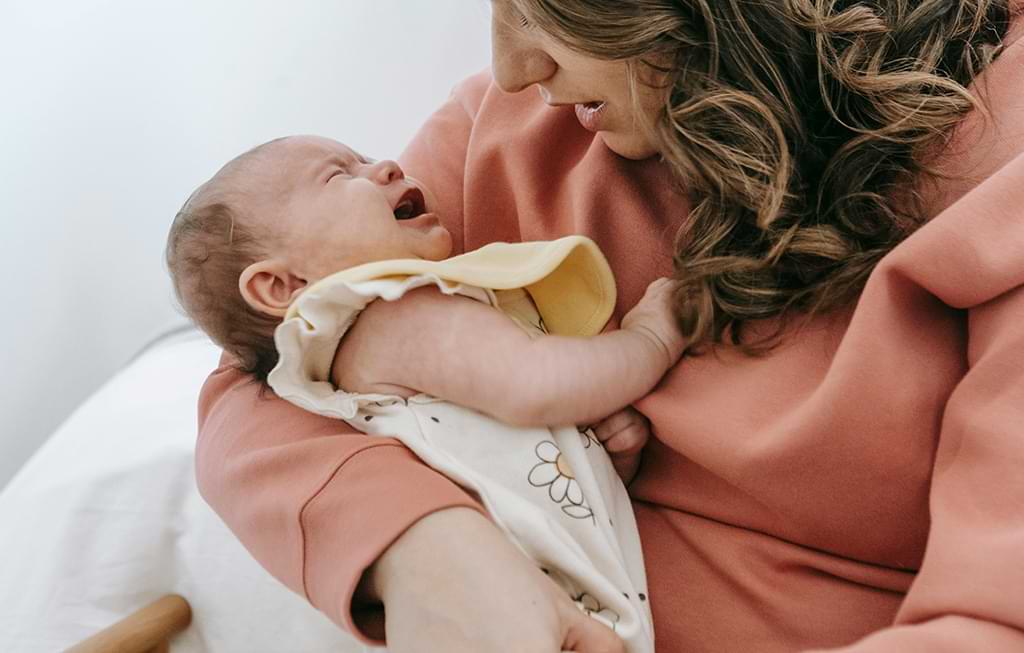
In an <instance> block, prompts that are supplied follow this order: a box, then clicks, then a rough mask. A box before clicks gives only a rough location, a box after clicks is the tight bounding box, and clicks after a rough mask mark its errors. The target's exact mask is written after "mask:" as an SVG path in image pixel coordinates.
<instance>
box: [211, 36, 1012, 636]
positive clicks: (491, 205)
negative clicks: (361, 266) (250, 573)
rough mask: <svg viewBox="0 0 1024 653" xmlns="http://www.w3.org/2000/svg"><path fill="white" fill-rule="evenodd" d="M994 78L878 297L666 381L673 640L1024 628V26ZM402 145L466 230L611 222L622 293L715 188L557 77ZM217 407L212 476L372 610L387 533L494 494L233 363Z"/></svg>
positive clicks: (661, 418)
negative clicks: (630, 147) (605, 130)
mask: <svg viewBox="0 0 1024 653" xmlns="http://www.w3.org/2000/svg"><path fill="white" fill-rule="evenodd" d="M1022 33H1024V24H1022V23H1021V22H1020V21H1018V22H1017V23H1016V26H1015V29H1014V31H1013V32H1012V33H1011V35H1010V37H1009V38H1010V39H1012V38H1014V37H1015V36H1020V35H1021V34H1022ZM978 87H979V88H980V89H983V91H984V93H985V95H986V97H987V99H988V103H989V106H990V107H991V109H992V112H993V121H991V122H989V123H988V124H986V125H982V122H981V121H980V120H979V119H980V116H978V115H975V116H972V117H971V118H970V119H969V120H968V122H967V123H965V124H964V125H963V127H962V128H961V129H959V130H958V132H957V137H956V138H955V139H954V142H953V143H952V145H951V146H950V149H949V151H948V152H947V155H946V156H945V157H944V158H943V162H944V163H943V166H944V169H945V171H946V172H947V173H950V174H954V175H957V176H958V177H960V178H961V180H960V181H947V182H942V183H941V184H938V185H936V187H935V188H932V189H930V190H929V197H930V201H931V205H932V213H933V214H934V215H936V216H937V217H935V218H934V219H933V220H932V221H931V222H930V223H928V224H927V225H926V226H925V227H923V228H921V229H920V230H919V231H918V232H917V233H915V234H914V235H913V236H912V237H910V238H909V239H907V240H906V241H905V242H904V243H902V244H901V245H900V246H899V247H897V248H896V249H895V250H893V251H892V252H891V253H890V254H889V255H888V256H887V257H886V258H885V259H884V260H883V261H882V262H881V263H880V264H879V266H878V268H877V269H876V270H875V272H874V274H873V275H872V277H871V279H870V281H869V283H868V285H867V288H866V289H865V291H864V293H863V295H862V297H861V298H860V301H859V302H858V303H857V305H856V307H853V308H851V309H850V310H849V311H847V312H845V313H844V314H842V315H838V316H833V317H831V318H828V319H821V320H819V321H817V322H816V323H815V324H813V325H812V326H811V327H809V328H807V329H806V330H804V331H803V332H801V333H800V334H798V335H796V336H794V337H791V338H790V339H789V340H788V341H787V342H786V344H784V345H783V346H782V347H780V348H779V349H778V350H777V351H775V352H774V353H773V354H772V355H771V356H769V357H767V358H745V357H743V356H741V355H738V354H736V353H734V352H732V351H729V350H720V351H719V352H718V353H717V354H716V355H705V356H702V357H698V358H688V359H684V360H683V361H681V362H680V363H679V364H678V365H677V366H676V367H675V369H674V370H673V371H672V372H670V373H669V375H668V376H667V377H666V378H665V379H664V380H663V381H662V383H661V385H660V386H659V387H658V388H657V389H656V390H655V391H654V392H653V393H652V394H651V395H649V396H648V397H647V398H645V399H644V400H642V401H641V402H640V403H639V404H638V407H639V408H640V410H642V411H643V412H644V413H645V414H646V415H647V416H648V417H649V418H650V419H651V423H652V425H653V428H654V433H655V439H654V440H653V441H652V443H651V445H650V446H649V448H648V449H647V451H646V453H645V458H644V464H643V467H642V468H641V470H640V473H639V475H638V477H637V479H636V480H635V482H634V483H633V484H632V486H631V488H630V493H631V495H632V496H633V499H634V506H635V509H636V513H637V520H638V524H639V528H640V534H641V537H642V539H643V545H644V555H645V556H646V562H647V571H648V576H649V583H650V592H651V595H650V597H649V600H650V602H651V607H652V610H653V613H654V622H655V628H656V631H657V638H658V639H657V647H658V650H659V651H665V652H676V651H688V652H693V651H716V652H720V651H758V652H770V651H793V650H807V649H825V648H840V649H841V650H844V651H863V652H868V651H872V652H873V651H899V652H900V653H914V652H921V653H925V652H927V653H941V652H944V651H950V652H952V651H985V652H986V653H999V652H1003V651H1005V652H1007V653H1009V652H1010V651H1018V652H1019V651H1024V40H1019V41H1017V42H1016V44H1015V45H1013V46H1011V47H1010V48H1009V49H1008V50H1007V51H1006V52H1005V53H1004V54H1003V55H1002V56H1001V58H1000V59H999V60H998V61H997V62H996V63H995V64H993V66H992V67H990V68H989V70H988V71H986V73H985V75H984V81H983V82H982V83H980V84H979V85H978ZM402 163H403V166H404V167H405V169H406V170H407V171H408V172H409V173H410V174H412V175H414V176H416V177H418V178H420V179H422V180H424V182H425V183H426V184H427V185H429V186H430V187H431V188H432V189H433V190H434V192H435V194H436V195H437V196H438V200H439V202H440V214H441V215H442V216H444V218H445V219H446V224H447V226H448V227H449V229H451V231H452V233H453V235H454V240H455V243H456V249H457V250H468V249H473V248H477V247H480V246H482V245H484V244H486V243H489V242H492V241H496V240H508V241H517V240H547V239H553V238H557V237H560V236H564V235H567V234H572V233H581V234H584V235H586V236H589V237H590V238H592V239H594V240H595V241H596V242H597V243H598V245H599V246H600V247H601V249H602V250H603V251H604V253H605V254H606V255H607V256H608V259H609V261H610V262H611V265H612V268H613V270H614V273H615V276H616V279H617V282H618V286H619V303H618V307H617V312H616V320H617V319H618V318H619V317H621V316H622V315H623V313H624V312H625V311H626V310H627V309H628V308H630V307H631V306H633V304H634V303H635V302H636V301H637V300H638V299H639V298H640V296H641V295H642V293H643V290H644V288H645V287H646V285H647V284H648V282H650V281H651V280H652V279H654V278H655V277H657V276H660V275H667V274H669V273H670V272H671V251H670V248H671V243H672V234H673V233H674V231H675V228H676V225H678V224H679V223H680V220H681V219H682V218H683V217H684V216H685V214H686V211H687V206H686V203H685V202H684V201H683V200H681V199H680V198H679V197H677V196H676V195H675V194H673V192H672V191H671V190H670V183H669V178H668V176H667V175H668V172H667V171H666V170H665V168H664V167H663V166H662V165H661V164H659V163H658V162H657V161H656V160H648V161H643V162H633V161H627V160H624V159H621V158H618V157H616V156H615V155H613V154H612V153H611V152H609V151H608V150H607V149H606V148H605V147H604V146H603V145H602V144H601V142H600V140H595V138H594V137H593V135H592V134H591V133H589V132H587V131H585V130H584V129H582V128H581V127H580V125H579V124H578V123H577V121H576V118H575V116H574V114H573V111H572V108H571V107H568V108H561V109H552V108H549V107H547V106H545V105H544V104H543V102H542V101H541V99H540V97H538V95H537V94H536V93H534V92H532V91H527V92H524V93H519V94H516V95H508V94H505V93H502V92H501V91H499V90H498V89H497V88H496V87H495V86H494V85H493V84H492V83H491V80H490V78H489V76H488V75H487V74H481V75H478V76H476V77H474V78H472V79H469V80H467V81H466V82H465V83H463V84H462V85H461V86H459V87H458V89H457V90H456V91H455V93H454V94H453V96H452V98H451V99H450V101H449V102H448V103H447V104H445V105H444V106H443V107H441V109H440V110H439V111H438V112H437V113H436V114H435V115H434V116H433V117H432V118H431V119H430V120H429V121H428V122H427V123H426V125H424V127H423V129H422V130H421V131H420V133H419V134H418V135H417V137H416V138H415V140H414V141H413V142H412V143H411V144H410V146H409V148H408V150H407V151H406V152H405V154H404V156H403V159H402ZM613 326H614V325H613ZM199 424H200V433H199V441H198V446H197V452H196V468H197V476H198V481H199V485H200V489H201V491H202V493H203V496H204V497H205V498H206V500H207V501H209V503H210V504H211V505H212V506H213V507H214V509H215V510H216V511H217V512H218V513H219V514H220V515H221V517H222V518H223V519H224V520H225V522H227V524H228V525H229V526H230V528H231V529H232V530H233V531H234V532H235V534H236V535H237V536H238V537H239V538H240V539H241V540H242V542H243V543H244V544H245V545H246V547H247V548H248V549H249V551H250V552H252V554H253V555H254V556H255V557H256V558H257V559H258V560H259V561H260V562H261V563H262V564H263V565H264V566H265V567H266V568H267V569H268V570H269V571H270V572H271V573H273V574H274V575H275V576H276V577H277V578H279V579H280V580H281V581H282V582H284V583H285V584H287V585H288V586H289V587H291V588H292V589H293V590H295V591H296V592H299V593H300V594H302V595H304V596H305V597H307V598H308V599H309V600H310V601H311V602H312V603H313V604H314V605H315V606H316V607H317V608H319V609H320V610H322V611H323V612H325V613H326V614H327V615H328V616H329V617H331V618H332V619H334V620H335V621H336V622H337V623H339V624H340V625H342V626H343V627H344V628H346V629H348V630H350V631H354V632H358V630H357V629H358V626H359V624H360V622H361V621H362V619H363V618H365V617H366V616H367V611H368V610H370V608H368V607H367V606H360V605H352V594H353V591H354V590H355V587H356V584H357V583H358V581H359V578H360V576H361V575H362V573H363V571H364V570H365V569H366V568H367V567H368V566H369V565H370V564H372V563H373V561H374V560H375V559H376V558H377V557H378V556H379V555H380V554H381V552H382V551H384V550H385V549H386V548H387V547H388V545H389V544H390V543H391V542H392V541H394V539H395V538H396V537H398V536H399V535H400V534H401V533H402V532H403V531H404V530H405V529H406V528H407V527H408V526H409V525H411V524H412V523H413V522H415V521H416V520H417V519H418V518H420V517H422V516H423V515H426V514H428V513H430V512H432V511H435V510H438V509H440V508H444V507H448V506H460V505H462V506H472V505H474V504H473V502H472V501H471V499H469V498H468V497H467V496H466V495H465V494H464V493H463V492H462V491H461V490H460V489H459V488H458V487H456V486H455V485H454V484H452V483H451V482H450V481H448V480H447V479H446V478H444V477H442V476H439V475H438V474H437V473H435V472H433V471H432V470H431V469H429V468H427V467H425V466H424V465H423V464H422V463H420V462H418V460H417V459H416V458H414V457H413V456H412V455H411V454H410V453H409V452H408V451H407V450H406V449H404V448H403V447H402V446H400V445H399V444H397V442H395V441H394V440H391V439H387V438H379V437H370V436H365V435H362V434H360V433H356V432H354V431H352V430H351V429H349V428H348V427H347V426H346V425H345V424H344V423H342V422H340V421H334V420H330V419H327V418H324V417H319V416H316V415H313V414H309V413H305V412H303V411H302V410H300V409H298V408H296V407H294V406H292V405H291V404H288V403H285V402H284V401H282V400H279V399H276V398H273V399H266V400H261V399H259V398H258V397H257V393H256V389H255V387H254V386H251V385H246V378H245V377H243V376H242V375H240V374H238V373H237V372H234V371H232V370H230V369H229V368H227V367H222V368H220V369H218V370H216V371H215V372H214V373H213V374H212V375H211V376H210V378H209V380H208V381H207V383H206V386H205V387H204V389H203V393H202V397H201V400H200V406H199Z"/></svg>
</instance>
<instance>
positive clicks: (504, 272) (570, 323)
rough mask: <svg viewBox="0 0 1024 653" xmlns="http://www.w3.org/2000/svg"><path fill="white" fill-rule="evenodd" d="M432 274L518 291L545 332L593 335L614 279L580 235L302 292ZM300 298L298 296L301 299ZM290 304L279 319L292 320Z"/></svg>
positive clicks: (408, 263)
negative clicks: (529, 300)
mask: <svg viewBox="0 0 1024 653" xmlns="http://www.w3.org/2000/svg"><path fill="white" fill-rule="evenodd" d="M419 274H432V275H437V276H438V277H440V278H441V279H444V280H446V281H451V282H456V283H464V284H468V285H472V286H478V287H481V288H489V289H491V290H508V289H512V288H523V289H525V290H526V291H527V292H528V293H529V294H530V297H531V298H532V299H533V302H534V304H536V305H537V310H538V312H539V313H540V315H541V318H542V319H543V320H544V325H545V326H546V328H547V331H548V333H552V334H558V335H566V336H593V335H596V334H598V333H600V332H601V329H602V328H604V325H605V323H607V322H608V319H609V318H610V317H611V315H612V311H613V310H614V309H615V278H614V277H613V276H612V271H611V268H610V267H609V266H608V261H607V260H606V259H605V257H604V255H603V254H602V253H601V250H600V249H598V247H597V245H596V244H595V243H594V241H592V240H590V239H589V238H586V237H585V236H566V237H565V238H559V239H558V240H553V241H539V242H529V243H491V244H490V245H486V246H484V247H481V248H480V249H477V250H474V251H472V252H467V253H465V254H462V255H460V256H455V257H452V258H449V259H445V260H443V261H424V260H420V259H391V260H387V261H374V262H372V263H365V264H363V265H359V266H356V267H354V268H349V269H347V270H342V271H341V272H337V273H335V274H332V275H330V276H328V277H325V278H323V279H321V280H320V281H318V282H316V283H314V284H313V285H311V286H310V287H309V288H307V289H306V291H305V293H315V292H317V291H318V290H323V289H326V288H330V287H333V286H335V285H337V284H339V283H353V282H360V281H368V280H371V279H380V278H399V279H401V278H405V277H409V276H413V275H419ZM305 293H303V294H305ZM298 304H299V302H293V303H292V306H291V307H290V308H289V309H288V314H287V315H286V316H285V319H286V320H288V319H291V318H294V317H298V316H299V313H298Z"/></svg>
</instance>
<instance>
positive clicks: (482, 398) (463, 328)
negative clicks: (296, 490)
mask: <svg viewBox="0 0 1024 653" xmlns="http://www.w3.org/2000/svg"><path fill="white" fill-rule="evenodd" d="M670 299H671V285H670V284H669V283H668V282H667V281H666V280H659V281H656V282H655V283H654V284H652V285H651V288H650V289H649V290H648V293H647V294H646V295H644V298H643V299H642V300H641V301H640V303H639V304H638V305H637V307H636V308H635V309H634V310H633V311H631V312H630V313H629V314H628V315H626V316H625V317H624V318H623V319H622V328H621V329H619V330H616V331H609V332H607V333H602V334H600V335H597V336H594V337H591V338H570V337H562V336H542V337H539V338H532V339H531V338H530V337H529V336H528V335H527V334H526V333H525V332H524V331H523V330H522V329H521V328H519V327H518V326H517V325H516V324H515V322H513V321H512V320H511V319H510V318H508V317H507V316H506V315H504V314H503V313H501V312H499V311H496V310H494V309H493V308H491V307H489V306H486V305H484V304H481V303H480V302H477V301H475V300H472V299H468V298H466V297H461V296H458V295H445V294H444V293H442V292H440V291H439V290H438V289H436V288H434V287H425V288H419V289H416V290H413V291H411V292H410V293H408V294H407V295H406V296H404V297H403V298H401V299H399V300H397V301H393V302H385V301H377V302H374V303H372V304H370V306H369V307H367V309H366V310H364V311H363V313H362V314H361V315H360V317H359V319H358V320H357V321H356V323H355V325H353V327H352V329H351V330H350V331H349V333H348V334H346V336H345V339H344V340H343V341H342V345H341V347H339V348H338V353H337V355H336V357H335V362H334V366H333V369H332V379H333V381H334V383H335V384H336V385H337V386H339V387H342V388H345V389H346V390H350V391H356V392H375V391H386V390H388V389H390V388H393V387H395V386H399V387H402V388H408V389H410V390H414V391H417V392H424V393H427V394H430V395H433V396H435V397H440V398H442V399H446V400H449V401H452V402H455V403H458V404H460V405H463V406H467V407H469V408H474V409H476V410H479V411H481V412H484V413H487V414H489V415H493V416H494V417H496V418H497V419H499V420H501V421H503V422H506V423H508V424H512V425H517V426H546V425H554V426H562V425H571V424H585V423H590V422H593V421H596V420H599V419H602V418H604V417H607V416H608V415H611V414H612V413H614V412H616V411H618V410H620V409H622V408H623V407H625V406H628V405H629V404H631V403H632V402H634V401H636V400H637V399H639V398H640V397H642V396H644V395H645V394H647V393H648V392H650V390H651V388H653V387H654V386H655V384H657V382H658V381H659V380H660V379H661V377H662V376H663V375H664V374H665V371H666V370H668V368H669V367H670V366H671V365H673V364H674V363H675V362H676V361H677V360H678V359H679V356H680V355H681V354H682V349H683V342H682V337H681V336H680V335H679V333H678V330H677V328H676V326H675V322H674V318H673V316H672V308H671V303H670Z"/></svg>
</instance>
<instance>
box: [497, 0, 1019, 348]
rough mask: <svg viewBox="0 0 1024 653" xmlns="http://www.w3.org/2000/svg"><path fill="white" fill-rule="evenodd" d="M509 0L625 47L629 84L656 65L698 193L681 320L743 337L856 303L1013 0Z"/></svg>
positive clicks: (912, 214)
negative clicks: (770, 322)
mask: <svg viewBox="0 0 1024 653" xmlns="http://www.w3.org/2000/svg"><path fill="white" fill-rule="evenodd" d="M511 1H512V2H514V3H515V6H516V7H517V8H518V9H519V11H520V12H521V13H522V14H523V15H524V17H525V19H526V20H528V21H530V22H532V23H534V24H535V25H536V26H537V27H539V28H540V29H541V30H542V31H544V32H546V33H547V34H549V35H551V36H552V37H553V38H555V39H557V40H558V41H559V42H561V43H563V44H565V45H566V46H567V47H569V48H571V49H573V50H575V51H578V52H581V53H583V54H587V55H590V56H595V57H598V58H602V59H614V60H624V61H626V62H627V63H628V67H629V71H630V79H631V81H632V83H633V84H634V88H636V86H635V85H636V84H640V83H649V81H648V80H651V79H657V78H659V77H661V78H663V79H664V82H663V86H664V90H665V94H666V99H665V106H664V111H663V112H662V114H661V115H660V117H659V119H658V121H657V123H656V125H655V126H654V127H653V128H652V132H651V134H650V137H651V139H652V142H653V143H654V144H655V146H656V147H657V148H658V150H659V152H660V154H661V156H662V158H663V159H664V161H665V162H666V163H667V164H668V165H669V166H670V167H671V168H672V170H673V172H674V176H675V178H676V180H677V181H678V183H679V186H680V190H681V191H682V192H683V193H685V194H686V195H688V196H689V198H690V199H691V203H692V210H691V212H690V214H689V216H688V218H687V219H686V221H685V223H684V224H683V225H682V227H681V228H680V231H679V233H678V235H677V237H676V243H675V255H674V263H675V275H674V276H675V278H676V280H677V281H678V288H677V291H676V305H677V312H678V315H679V320H680V325H681V326H682V328H683V330H684V333H685V335H686V336H687V337H688V339H689V341H690V342H691V345H692V346H693V347H697V348H699V347H700V346H701V345H706V344H709V343H712V342H723V341H727V342H732V343H736V344H739V345H741V346H742V347H743V348H744V350H746V351H747V352H748V353H758V352H764V351H766V350H768V349H770V348H771V347H772V346H773V345H774V344H776V343H777V342H778V341H779V338H780V335H781V333H782V331H783V329H784V328H785V325H786V324H787V322H788V321H789V320H790V319H791V318H792V317H794V316H796V315H802V316H806V317H809V316H813V315H816V314H823V313H826V312H828V311H831V310H833V309H837V308H840V307H843V306H847V305H849V304H850V303H851V302H853V301H854V300H855V299H856V297H857V296H858V295H859V293H860V291H861V290H862V289H863V286H864V284H865V282H866V281H867V277H868V275H869V274H870V273H871V271H872V269H874V267H875V265H876V264H877V263H878V261H879V259H881V258H882V257H883V256H884V255H885V254H886V253H887V252H889V251H890V250H891V249H892V248H893V247H895V246H896V244H898V243H899V242H900V241H902V240H903V239H904V238H906V237H907V236H908V235H909V234H910V233H911V232H913V231H914V229H916V228H917V227H919V226H920V225H921V224H923V223H924V222H925V221H926V220H927V219H928V218H929V216H928V215H925V213H924V210H923V209H922V208H921V204H922V203H921V201H920V198H919V197H917V196H916V194H915V192H914V190H913V183H914V179H915V177H916V176H917V175H918V174H920V173H928V172H929V170H928V168H927V164H928V155H931V154H934V153H935V152H937V151H939V150H940V149H941V147H942V145H943V144H944V143H945V142H946V141H947V140H948V138H949V136H950V134H951V132H952V128H953V127H954V126H955V125H957V123H958V122H959V121H960V120H962V119H963V118H964V116H965V115H966V114H967V113H968V112H969V111H971V110H972V109H973V108H975V107H976V106H977V104H978V103H977V101H976V100H975V99H974V98H973V97H972V96H971V95H970V94H969V93H968V91H967V88H966V87H967V85H968V84H970V83H971V81H972V80H973V79H974V78H975V77H976V76H977V75H978V73H980V72H981V70H982V69H983V68H984V67H985V66H987V65H988V64H989V63H991V62H992V61H993V59H995V57H996V56H997V55H998V53H999V52H1000V50H1001V45H1002V43H1001V39H1002V37H1003V35H1004V34H1005V32H1006V29H1007V27H1008V25H1009V22H1010V17H1011V16H1010V10H1009V6H1008V0H870V1H860V0H630V1H629V2H622V1H620V0H511ZM635 95H636V93H634V96H635ZM765 318H777V320H776V322H775V325H776V326H775V328H773V329H770V330H768V332H767V333H765V332H763V331H762V330H759V334H758V336H757V337H756V338H754V337H751V334H750V332H749V330H748V331H747V332H745V331H744V326H745V325H747V324H748V323H749V322H750V321H752V320H760V319H765Z"/></svg>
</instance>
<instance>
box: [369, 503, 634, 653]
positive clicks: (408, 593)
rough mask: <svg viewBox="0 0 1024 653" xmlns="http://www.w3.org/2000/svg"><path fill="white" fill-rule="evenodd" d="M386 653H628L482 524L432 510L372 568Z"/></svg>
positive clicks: (469, 516)
mask: <svg viewBox="0 0 1024 653" xmlns="http://www.w3.org/2000/svg"><path fill="white" fill-rule="evenodd" d="M367 582H368V584H369V587H368V589H369V591H370V592H371V593H372V594H375V595H377V596H379V597H380V599H381V600H382V601H383V603H384V612H385V631H386V637H387V648H388V651H389V652H390V653H434V652H437V653H441V652H444V653H470V652H472V653H492V652H493V653H499V652H500V653H506V652H507V651H516V653H559V652H560V651H563V650H565V651H576V652H577V653H624V651H625V648H624V647H623V644H622V640H620V639H619V637H618V636H617V635H615V634H614V633H613V632H612V631H611V630H610V629H608V628H607V627H606V626H604V625H602V624H600V623H598V622H597V621H595V620H593V619H591V618H590V617H588V616H586V615H585V614H584V613H583V612H581V611H580V610H579V609H578V608H577V607H576V606H575V605H574V604H573V603H572V601H571V600H570V599H569V597H568V596H567V595H566V593H565V592H564V591H562V590H561V589H560V588H559V587H558V586H557V585H555V583H554V582H553V581H551V580H550V579H549V578H548V577H547V576H546V575H545V574H544V573H543V572H541V571H540V570H539V569H538V568H537V566H536V565H534V564H533V563H532V562H531V561H530V560H529V559H527V558H526V557H525V556H524V555H523V554H522V553H521V552H520V551H519V550H518V549H517V548H516V547H515V546H514V545H513V544H512V543H511V542H510V541H509V540H508V539H506V538H505V536H504V535H503V534H502V533H501V532H500V531H499V530H498V528H497V527H496V526H494V524H492V523H491V522H490V521H489V520H488V519H487V518H486V517H484V516H483V515H481V514H480V513H478V512H476V511H474V510H471V509H469V508H450V509H447V510H441V511H438V512H435V513H432V514H430V515H428V516H426V517H424V518H423V519H421V520H419V521H418V522H416V523H415V524H413V526H412V527H410V528H409V530H407V531H406V532H405V533H404V534H403V535H402V536H401V537H400V538H399V539H398V540H397V541H396V542H395V543H394V544H392V545H391V548H389V549H388V550H387V551H386V552H385V553H384V555H382V556H381V557H380V559H379V560H378V561H377V563H376V564H375V565H374V566H373V568H371V570H370V572H369V576H368V578H367Z"/></svg>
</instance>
